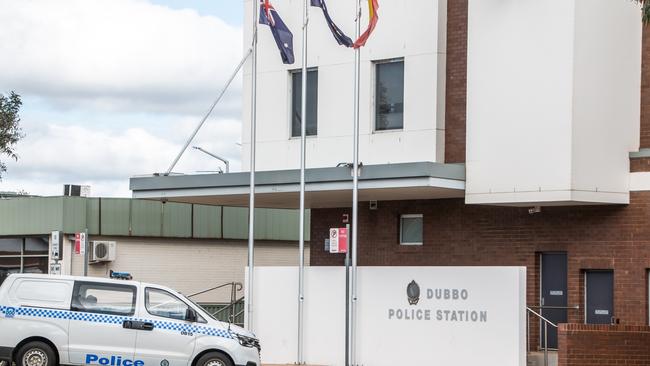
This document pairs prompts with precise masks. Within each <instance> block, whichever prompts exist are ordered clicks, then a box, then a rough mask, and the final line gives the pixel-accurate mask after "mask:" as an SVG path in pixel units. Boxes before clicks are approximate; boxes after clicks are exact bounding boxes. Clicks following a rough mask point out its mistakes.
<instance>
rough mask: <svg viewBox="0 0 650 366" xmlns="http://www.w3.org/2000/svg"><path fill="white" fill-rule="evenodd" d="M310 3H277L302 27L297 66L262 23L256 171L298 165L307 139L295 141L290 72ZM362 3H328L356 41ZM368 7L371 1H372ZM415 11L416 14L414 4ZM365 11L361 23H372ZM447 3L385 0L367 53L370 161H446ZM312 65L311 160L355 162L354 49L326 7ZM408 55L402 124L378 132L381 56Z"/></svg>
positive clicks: (315, 34)
mask: <svg viewBox="0 0 650 366" xmlns="http://www.w3.org/2000/svg"><path fill="white" fill-rule="evenodd" d="M302 3H303V1H302V0H300V1H298V0H275V1H273V6H274V7H275V8H276V9H277V10H278V12H279V13H280V15H281V17H282V19H283V20H284V21H285V23H287V25H288V27H289V28H290V29H291V31H292V32H293V34H294V51H295V58H296V63H295V64H294V65H283V64H282V62H281V60H280V55H279V52H278V50H277V47H276V45H275V42H274V40H273V37H272V35H271V32H270V30H269V29H268V27H267V26H265V25H260V27H259V56H258V94H257V98H258V109H257V111H258V112H257V113H258V119H257V121H258V128H257V155H256V156H257V162H256V163H257V166H256V168H257V170H279V169H297V168H298V167H299V162H300V140H299V139H296V138H291V118H290V108H291V99H290V96H291V94H290V86H291V85H290V80H291V79H290V75H289V71H290V70H296V69H299V68H300V67H301V62H302V61H301V60H302V58H301V57H302V56H301V42H302V31H301V24H302ZM355 4H356V2H350V1H346V0H329V1H327V5H328V7H329V10H330V13H331V15H332V17H333V18H334V20H335V22H337V24H338V25H339V26H340V27H341V28H342V29H343V31H344V32H345V33H346V34H347V35H348V36H350V37H351V38H354V13H355ZM244 6H245V14H246V21H245V32H244V33H245V34H244V45H245V47H247V46H248V45H249V44H250V40H251V26H250V25H251V6H252V5H251V2H250V1H245V4H244ZM364 6H365V5H364ZM415 9H417V11H414V10H415ZM367 13H368V11H367V9H365V8H364V19H363V23H362V24H363V27H364V28H365V25H366V24H367ZM446 16H447V10H446V0H435V1H431V0H410V1H408V2H405V1H402V0H384V1H381V2H380V9H379V17H380V18H379V24H378V26H377V28H376V30H375V32H374V33H373V35H372V37H371V39H370V40H369V41H368V43H367V46H366V47H364V48H363V49H362V51H361V55H362V66H361V110H360V133H361V137H360V158H361V161H362V162H363V163H364V164H384V163H401V162H419V161H434V162H436V161H439V162H442V161H443V159H444V153H443V152H444V150H443V149H444V95H445V69H446V64H445V59H446V55H445V53H446V24H447V23H446ZM308 41H309V50H308V65H309V67H318V136H316V137H309V138H308V142H307V165H308V167H333V166H336V164H338V163H339V162H349V161H352V134H353V107H354V104H353V99H354V94H353V82H354V52H353V50H352V49H347V48H344V47H341V46H339V45H338V44H337V43H336V42H335V40H334V38H333V37H332V35H331V33H330V30H329V28H328V27H327V24H326V22H325V19H324V17H323V14H322V11H321V10H320V9H319V8H314V7H311V8H310V24H309V36H308ZM392 58H404V61H405V65H404V73H405V74H404V78H405V82H404V85H405V88H404V101H405V105H404V129H403V130H400V131H390V132H383V131H382V132H374V131H373V126H374V116H373V114H374V100H373V98H374V67H373V61H380V60H386V59H392ZM250 77H251V65H250V62H249V63H248V64H247V65H246V68H245V71H244V108H243V110H244V114H243V137H242V140H243V146H242V162H243V170H244V171H247V170H249V169H250V166H249V160H250V140H251V139H250V100H251V99H250V94H251V90H250Z"/></svg>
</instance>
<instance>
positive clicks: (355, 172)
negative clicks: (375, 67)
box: [349, 0, 361, 365]
mask: <svg viewBox="0 0 650 366" xmlns="http://www.w3.org/2000/svg"><path fill="white" fill-rule="evenodd" d="M360 35H361V0H357V19H356V36H355V39H359V36H360ZM360 77H361V48H360V47H359V48H356V49H355V50H354V138H353V140H354V142H353V150H354V152H353V155H354V156H353V159H354V160H353V163H352V248H351V251H352V275H351V276H350V277H351V280H352V286H351V289H352V307H351V314H350V318H351V319H350V325H349V326H350V343H351V347H350V357H351V360H350V364H351V365H356V363H357V344H356V337H357V327H356V323H357V257H358V256H357V242H358V234H359V225H358V224H359V222H358V214H359V213H358V209H359V102H360V83H361V80H360Z"/></svg>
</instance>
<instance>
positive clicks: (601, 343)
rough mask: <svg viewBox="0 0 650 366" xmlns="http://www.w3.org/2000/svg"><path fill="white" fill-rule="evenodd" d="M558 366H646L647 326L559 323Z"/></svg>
mask: <svg viewBox="0 0 650 366" xmlns="http://www.w3.org/2000/svg"><path fill="white" fill-rule="evenodd" d="M558 342H559V354H558V356H559V363H558V365H559V366H593V365H600V366H624V365H630V366H632V365H635V366H636V365H650V327H646V326H609V325H586V324H562V325H560V329H559V331H558Z"/></svg>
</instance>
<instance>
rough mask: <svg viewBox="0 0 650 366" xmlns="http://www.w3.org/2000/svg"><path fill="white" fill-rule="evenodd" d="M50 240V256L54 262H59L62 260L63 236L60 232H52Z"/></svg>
mask: <svg viewBox="0 0 650 366" xmlns="http://www.w3.org/2000/svg"><path fill="white" fill-rule="evenodd" d="M50 239H51V240H50V241H51V242H52V245H51V246H50V256H51V257H52V259H53V260H59V259H61V239H63V234H62V233H61V232H60V231H52V235H51V236H50Z"/></svg>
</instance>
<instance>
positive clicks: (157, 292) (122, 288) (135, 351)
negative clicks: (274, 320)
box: [0, 274, 260, 366]
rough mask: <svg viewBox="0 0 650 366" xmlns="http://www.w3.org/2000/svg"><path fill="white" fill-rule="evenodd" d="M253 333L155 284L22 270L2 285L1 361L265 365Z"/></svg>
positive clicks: (28, 365) (21, 364) (44, 365)
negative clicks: (25, 272)
mask: <svg viewBox="0 0 650 366" xmlns="http://www.w3.org/2000/svg"><path fill="white" fill-rule="evenodd" d="M259 352H260V345H259V341H258V340H257V339H256V338H255V336H254V335H253V334H252V333H249V332H247V331H246V330H244V329H242V328H240V327H237V326H234V325H230V324H227V323H223V322H220V321H218V320H216V319H214V318H212V317H211V316H210V315H209V314H208V313H206V312H205V311H204V310H203V309H201V308H200V307H199V306H197V305H196V304H194V303H193V302H192V301H190V300H189V299H188V298H186V297H185V296H183V295H181V294H180V293H178V292H176V291H174V290H172V289H169V288H166V287H163V286H157V285H152V284H146V283H141V282H136V281H125V280H115V279H96V278H89V277H68V276H47V275H31V274H16V275H11V276H9V277H8V278H7V279H6V280H5V282H4V283H3V284H2V287H0V364H3V365H2V366H8V365H11V363H12V362H15V363H16V365H17V366H54V365H59V364H63V365H99V366H260V356H259Z"/></svg>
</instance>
